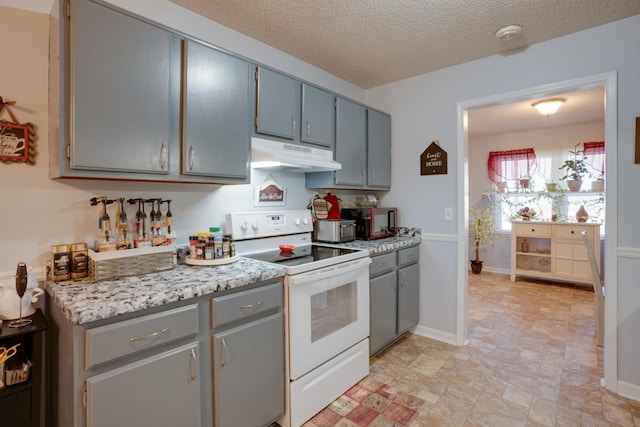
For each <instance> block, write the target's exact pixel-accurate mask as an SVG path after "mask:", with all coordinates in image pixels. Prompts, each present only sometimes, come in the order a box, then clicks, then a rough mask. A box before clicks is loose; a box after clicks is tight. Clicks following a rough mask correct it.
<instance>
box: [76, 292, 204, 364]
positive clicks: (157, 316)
mask: <svg viewBox="0 0 640 427" xmlns="http://www.w3.org/2000/svg"><path fill="white" fill-rule="evenodd" d="M197 333H198V306H197V305H195V304H194V305H189V306H186V307H180V308H176V309H173V310H168V311H163V312H160V313H154V314H150V315H148V316H143V317H138V318H136V319H131V320H125V321H122V322H117V323H114V324H111V325H105V326H100V327H98V328H93V329H88V330H87V331H86V332H85V338H86V344H85V345H86V348H85V350H86V351H85V364H86V368H87V369H89V368H91V367H92V366H95V365H98V364H100V363H104V362H107V361H109V360H113V359H116V358H118V357H122V356H126V355H129V354H133V353H136V352H139V351H142V350H147V349H150V348H153V347H155V346H158V345H160V344H164V343H167V342H170V341H175V340H177V339H179V338H183V337H186V336H189V335H195V334H197Z"/></svg>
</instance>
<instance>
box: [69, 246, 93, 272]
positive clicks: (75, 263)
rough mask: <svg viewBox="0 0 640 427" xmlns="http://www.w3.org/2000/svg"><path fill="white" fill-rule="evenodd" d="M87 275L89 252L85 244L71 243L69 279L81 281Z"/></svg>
mask: <svg viewBox="0 0 640 427" xmlns="http://www.w3.org/2000/svg"><path fill="white" fill-rule="evenodd" d="M88 275H89V251H88V248H87V244H86V243H84V242H82V243H73V244H72V245H71V278H72V279H81V278H83V277H87V276H88Z"/></svg>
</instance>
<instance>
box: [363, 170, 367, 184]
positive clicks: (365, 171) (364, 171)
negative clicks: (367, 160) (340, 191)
mask: <svg viewBox="0 0 640 427" xmlns="http://www.w3.org/2000/svg"><path fill="white" fill-rule="evenodd" d="M362 179H363V180H364V184H366V183H367V170H366V169H362Z"/></svg>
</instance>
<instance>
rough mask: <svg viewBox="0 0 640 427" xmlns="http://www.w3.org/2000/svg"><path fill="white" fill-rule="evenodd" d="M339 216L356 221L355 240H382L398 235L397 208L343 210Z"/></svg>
mask: <svg viewBox="0 0 640 427" xmlns="http://www.w3.org/2000/svg"><path fill="white" fill-rule="evenodd" d="M341 216H342V219H353V220H355V221H356V239H361V240H373V239H382V238H383V237H392V236H395V235H396V234H397V233H398V209H397V208H343V209H342V210H341Z"/></svg>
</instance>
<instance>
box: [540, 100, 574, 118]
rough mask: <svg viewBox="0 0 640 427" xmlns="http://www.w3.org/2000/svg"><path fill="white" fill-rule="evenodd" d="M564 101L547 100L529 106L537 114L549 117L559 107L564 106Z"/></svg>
mask: <svg viewBox="0 0 640 427" xmlns="http://www.w3.org/2000/svg"><path fill="white" fill-rule="evenodd" d="M565 101H566V98H548V99H542V100H540V101H536V102H534V103H533V104H531V106H532V107H533V108H535V109H536V110H538V112H539V113H540V114H542V115H543V116H547V117H549V116H550V115H552V114H553V113H555V112H556V111H558V108H560V106H561V105H562V104H564V102H565Z"/></svg>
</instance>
